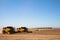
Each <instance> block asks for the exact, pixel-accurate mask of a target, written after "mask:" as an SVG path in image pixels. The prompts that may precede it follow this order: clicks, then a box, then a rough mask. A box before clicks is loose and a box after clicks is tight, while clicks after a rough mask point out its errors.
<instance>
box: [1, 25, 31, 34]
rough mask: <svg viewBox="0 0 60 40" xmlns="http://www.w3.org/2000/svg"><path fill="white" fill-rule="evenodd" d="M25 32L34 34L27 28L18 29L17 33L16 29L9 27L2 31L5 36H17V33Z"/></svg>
mask: <svg viewBox="0 0 60 40" xmlns="http://www.w3.org/2000/svg"><path fill="white" fill-rule="evenodd" d="M24 32H26V33H32V31H28V28H26V27H20V28H17V31H15V28H14V27H12V26H7V27H4V28H3V30H2V33H3V34H15V33H24Z"/></svg>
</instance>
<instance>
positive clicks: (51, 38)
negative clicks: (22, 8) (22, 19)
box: [0, 29, 60, 40]
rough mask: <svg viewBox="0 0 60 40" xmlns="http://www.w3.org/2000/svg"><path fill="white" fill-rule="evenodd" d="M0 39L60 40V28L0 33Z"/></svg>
mask: <svg viewBox="0 0 60 40" xmlns="http://www.w3.org/2000/svg"><path fill="white" fill-rule="evenodd" d="M0 40H60V29H53V30H40V31H33V33H17V34H10V35H7V34H4V35H3V34H0Z"/></svg>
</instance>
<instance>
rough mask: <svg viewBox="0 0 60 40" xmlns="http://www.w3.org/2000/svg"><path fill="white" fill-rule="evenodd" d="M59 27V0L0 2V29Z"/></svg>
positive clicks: (7, 0) (0, 0) (6, 0)
mask: <svg viewBox="0 0 60 40" xmlns="http://www.w3.org/2000/svg"><path fill="white" fill-rule="evenodd" d="M10 25H11V26H15V27H20V26H26V27H32V28H33V27H60V0H0V27H1V26H2V27H3V26H10Z"/></svg>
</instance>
